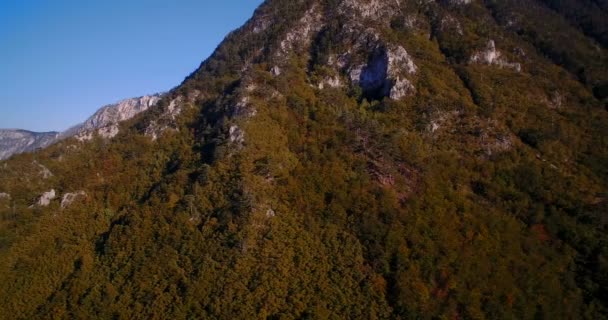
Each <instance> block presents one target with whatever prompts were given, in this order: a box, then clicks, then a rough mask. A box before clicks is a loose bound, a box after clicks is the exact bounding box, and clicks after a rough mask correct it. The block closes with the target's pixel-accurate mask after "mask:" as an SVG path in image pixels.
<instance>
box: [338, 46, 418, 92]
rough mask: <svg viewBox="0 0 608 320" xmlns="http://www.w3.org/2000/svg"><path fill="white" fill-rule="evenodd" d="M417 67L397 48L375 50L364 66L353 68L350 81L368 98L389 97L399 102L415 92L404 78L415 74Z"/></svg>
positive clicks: (403, 51) (406, 54)
mask: <svg viewBox="0 0 608 320" xmlns="http://www.w3.org/2000/svg"><path fill="white" fill-rule="evenodd" d="M417 70H418V67H417V66H416V64H414V61H413V60H412V58H411V57H410V56H409V54H408V53H407V51H406V50H405V49H404V48H403V47H401V46H398V47H396V48H392V49H385V48H381V49H379V50H377V51H376V52H375V53H374V54H373V55H372V56H371V58H370V60H369V62H368V63H367V64H366V65H361V66H357V67H354V68H353V69H351V71H350V79H351V81H352V82H353V83H355V84H359V85H360V86H361V88H362V89H363V92H364V95H365V96H367V97H368V98H381V97H386V96H388V97H390V98H391V99H394V100H399V99H402V98H404V97H405V96H407V95H409V94H410V93H413V92H415V88H414V86H413V85H412V83H411V82H410V81H409V80H408V79H406V78H405V77H406V76H408V75H414V74H416V72H417Z"/></svg>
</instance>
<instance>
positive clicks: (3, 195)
mask: <svg viewBox="0 0 608 320" xmlns="http://www.w3.org/2000/svg"><path fill="white" fill-rule="evenodd" d="M10 198H11V195H10V194H8V193H5V192H0V200H7V199H8V200H10Z"/></svg>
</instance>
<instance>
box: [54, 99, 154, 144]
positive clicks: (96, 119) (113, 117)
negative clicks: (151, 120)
mask: <svg viewBox="0 0 608 320" xmlns="http://www.w3.org/2000/svg"><path fill="white" fill-rule="evenodd" d="M161 98H162V95H161V94H155V95H151V96H143V97H139V98H132V99H126V100H122V101H120V102H118V103H115V104H111V105H107V106H105V107H103V108H101V109H99V110H98V111H97V112H96V113H95V114H94V115H93V116H91V117H90V118H89V119H87V120H86V121H85V122H83V123H82V124H79V125H77V126H75V127H72V128H70V129H69V130H67V131H65V132H64V133H62V134H61V137H63V138H69V137H76V139H78V140H80V141H87V140H90V139H92V138H93V136H94V134H95V133H97V134H99V136H101V137H103V138H106V139H109V138H113V137H115V136H116V135H117V134H118V133H119V128H118V124H119V123H120V122H122V121H125V120H129V119H131V118H133V117H134V116H136V115H138V114H140V113H141V112H144V111H146V110H148V109H150V108H151V107H153V106H155V105H156V104H157V103H158V102H159V101H160V99H161Z"/></svg>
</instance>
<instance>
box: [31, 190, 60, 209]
mask: <svg viewBox="0 0 608 320" xmlns="http://www.w3.org/2000/svg"><path fill="white" fill-rule="evenodd" d="M56 197H57V194H56V193H55V189H51V190H50V191H47V192H45V193H43V194H42V195H41V196H40V198H38V201H36V204H35V205H37V206H39V207H47V206H48V205H49V204H51V201H52V200H53V199H55V198H56ZM32 207H34V206H32Z"/></svg>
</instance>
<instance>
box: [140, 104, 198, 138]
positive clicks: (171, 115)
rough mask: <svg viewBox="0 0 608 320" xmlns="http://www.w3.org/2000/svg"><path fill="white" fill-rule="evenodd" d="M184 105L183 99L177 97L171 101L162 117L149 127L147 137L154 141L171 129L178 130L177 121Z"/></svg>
mask: <svg viewBox="0 0 608 320" xmlns="http://www.w3.org/2000/svg"><path fill="white" fill-rule="evenodd" d="M195 98H196V97H193V98H192V99H190V100H193V99H195ZM183 103H184V98H183V97H177V98H175V99H173V100H171V102H170V103H169V105H168V106H167V107H166V108H165V110H164V112H163V113H162V115H161V116H160V117H159V118H158V119H157V120H153V121H152V122H151V123H150V124H149V125H148V127H147V128H146V132H145V134H146V136H148V137H150V138H152V140H156V139H158V137H159V136H160V135H161V134H162V133H163V132H165V131H167V130H170V129H176V127H175V119H176V117H177V116H178V115H179V114H180V113H181V112H182V104H183Z"/></svg>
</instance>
